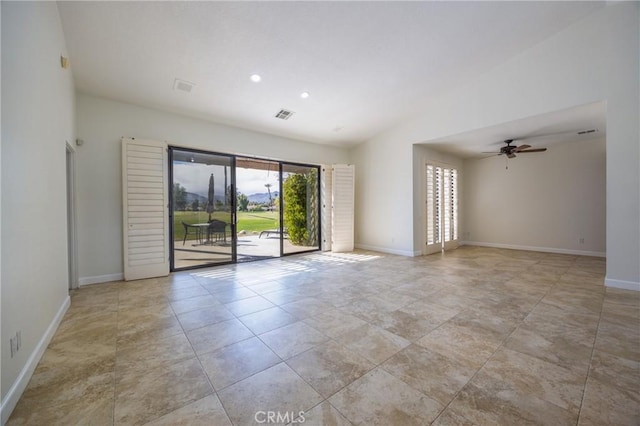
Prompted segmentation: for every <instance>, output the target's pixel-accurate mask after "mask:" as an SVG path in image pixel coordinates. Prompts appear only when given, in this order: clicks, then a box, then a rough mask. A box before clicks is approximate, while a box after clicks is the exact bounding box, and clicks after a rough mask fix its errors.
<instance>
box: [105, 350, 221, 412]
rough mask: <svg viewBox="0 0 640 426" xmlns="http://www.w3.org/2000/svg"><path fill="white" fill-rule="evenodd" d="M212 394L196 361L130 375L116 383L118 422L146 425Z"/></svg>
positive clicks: (130, 373) (124, 376) (140, 370)
mask: <svg viewBox="0 0 640 426" xmlns="http://www.w3.org/2000/svg"><path fill="white" fill-rule="evenodd" d="M211 393H213V389H211V385H210V384H209V381H208V380H207V376H206V374H205V373H204V371H203V370H202V367H201V366H200V363H199V362H198V360H197V359H196V358H192V359H188V360H184V361H180V362H177V363H175V364H171V365H169V366H164V367H160V368H156V369H145V368H141V369H139V370H135V371H131V372H129V373H128V374H126V375H123V376H122V377H120V378H119V379H118V380H117V382H116V394H115V422H116V423H118V424H144V423H146V422H148V421H151V420H154V419H156V418H158V417H161V416H163V415H165V414H167V413H170V412H172V411H174V410H176V409H178V408H180V407H182V406H184V405H186V404H189V403H191V402H194V401H197V400H199V399H202V398H204V397H205V396H207V395H210V394H211Z"/></svg>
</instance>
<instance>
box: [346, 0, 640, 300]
mask: <svg viewBox="0 0 640 426" xmlns="http://www.w3.org/2000/svg"><path fill="white" fill-rule="evenodd" d="M639 8H640V6H639V3H637V2H633V3H613V4H610V5H608V6H607V7H605V8H603V9H602V10H599V11H597V12H595V13H594V14H592V15H590V16H588V17H587V18H585V19H584V20H582V21H580V22H578V23H576V24H574V25H572V26H571V27H569V28H567V29H565V30H564V31H562V32H560V33H558V34H556V35H555V36H553V37H551V38H549V39H547V40H545V41H544V42H542V43H540V44H538V45H536V46H534V47H533V48H531V49H528V50H527V51H524V52H522V53H521V54H519V55H517V56H516V57H514V58H512V59H511V60H509V61H507V62H505V63H504V64H502V65H500V66H498V67H496V68H495V69H493V70H492V71H490V72H488V73H486V74H484V75H482V76H480V77H478V78H477V79H476V80H474V81H470V82H469V83H468V84H467V85H464V86H460V87H459V88H458V89H457V90H455V91H452V92H449V93H447V94H444V95H442V96H440V97H438V98H434V99H432V100H431V101H430V102H428V103H427V104H425V105H424V107H423V109H422V112H421V113H420V114H418V115H417V116H416V117H415V118H412V119H409V120H407V121H405V122H404V123H401V124H399V125H398V126H396V127H394V128H393V129H390V130H389V131H387V132H386V133H384V134H381V135H379V136H377V137H375V138H374V139H372V140H370V141H368V142H366V143H364V144H361V145H359V146H358V147H356V148H354V149H353V150H352V162H354V163H355V164H356V170H363V168H364V169H365V170H369V171H376V172H377V173H378V174H377V175H376V176H375V179H371V180H369V179H364V178H365V177H367V176H368V175H367V174H361V176H360V179H359V180H360V183H359V186H358V187H357V190H358V191H359V192H358V193H357V194H356V223H357V224H358V226H357V228H356V229H357V233H356V236H357V240H356V242H357V243H358V244H361V245H369V244H371V245H374V244H380V245H383V246H384V247H387V248H389V249H393V250H398V251H406V252H410V251H412V249H413V248H414V247H415V246H416V243H415V241H414V238H415V235H417V233H416V232H414V229H413V227H414V224H415V221H414V218H415V217H416V216H418V215H420V214H421V212H420V211H419V209H417V208H416V205H415V203H414V199H413V197H412V194H411V188H412V187H414V185H418V182H415V181H414V179H412V178H413V177H414V176H415V175H416V174H415V173H414V174H412V173H411V172H410V171H409V170H410V169H411V168H412V166H413V164H412V158H411V157H412V155H411V152H412V145H413V144H415V143H423V142H425V141H429V140H433V139H437V138H441V137H445V136H449V135H453V134H458V133H463V132H466V131H470V130H474V129H480V128H483V127H489V126H493V125H498V124H501V123H506V122H510V121H514V120H517V119H522V118H526V117H531V116H536V115H540V114H544V113H548V112H553V111H559V110H563V109H567V108H570V107H574V106H577V105H582V104H587V103H591V102H598V101H602V100H605V101H606V102H607V227H606V228H607V237H606V238H607V244H606V246H607V279H608V282H610V283H614V284H615V282H618V283H620V284H622V285H624V283H627V284H629V286H633V285H635V284H634V283H639V282H640V266H639V261H638V259H639V258H640V223H639V221H638V217H639V216H640V189H639V182H640V175H639V168H640V167H639V164H638V158H639V157H638V155H639V154H638V146H639V143H638V142H639V139H640V131H639V129H638V116H639V115H640V112H639V111H640V108H639V106H638V93H639V90H640V89H639V87H638V86H639V82H638V75H639V70H638V67H639V65H638V64H639V62H640V61H639V56H640V54H639V53H640V52H639V50H640V49H639V47H638V39H639V37H638V34H639V32H640V30H639V22H640V19H639V12H638V10H639ZM369 174H370V175H373V172H371V173H369ZM379 187H380V188H385V189H386V190H385V191H379V190H378V188H379ZM388 206H393V208H391V207H388ZM380 224H385V226H380ZM392 239H393V242H391V241H392ZM638 286H640V284H638ZM639 288H640V287H639Z"/></svg>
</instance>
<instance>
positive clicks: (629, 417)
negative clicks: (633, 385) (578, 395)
mask: <svg viewBox="0 0 640 426" xmlns="http://www.w3.org/2000/svg"><path fill="white" fill-rule="evenodd" d="M638 424H640V392H638V389H636V390H635V391H628V390H626V389H622V388H619V387H618V386H616V385H615V384H611V383H604V382H601V381H600V380H597V379H592V378H589V380H587V385H586V387H585V391H584V400H583V402H582V410H581V411H580V418H579V421H578V425H629V426H637V425H638Z"/></svg>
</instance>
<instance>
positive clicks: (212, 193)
mask: <svg viewBox="0 0 640 426" xmlns="http://www.w3.org/2000/svg"><path fill="white" fill-rule="evenodd" d="M214 196H215V188H214V180H213V173H211V177H210V178H209V194H208V195H207V209H206V210H207V213H209V222H211V213H213V205H214V203H215V198H214Z"/></svg>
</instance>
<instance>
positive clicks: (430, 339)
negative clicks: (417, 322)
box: [416, 322, 502, 369]
mask: <svg viewBox="0 0 640 426" xmlns="http://www.w3.org/2000/svg"><path fill="white" fill-rule="evenodd" d="M501 342H502V340H501V339H500V338H499V337H496V336H495V335H494V334H493V333H491V332H487V331H486V330H484V329H483V328H480V327H470V326H467V325H460V324H454V323H450V322H446V323H444V324H443V325H441V326H440V327H438V328H436V329H435V330H433V331H432V332H430V333H429V334H427V335H426V336H424V337H423V338H421V339H420V340H418V341H417V342H416V343H417V344H418V345H420V346H422V347H425V348H427V349H429V350H431V351H435V352H438V353H439V354H440V355H442V356H445V357H449V358H451V359H453V360H455V361H456V362H458V363H460V364H463V365H466V366H468V367H470V368H475V369H478V368H480V367H481V366H482V365H483V364H484V363H485V362H486V361H487V360H488V359H489V357H490V356H491V355H492V354H493V353H494V352H495V350H496V349H497V348H498V347H499V346H500V344H501Z"/></svg>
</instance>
